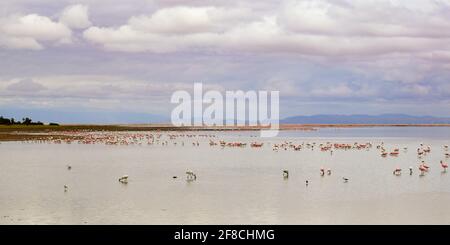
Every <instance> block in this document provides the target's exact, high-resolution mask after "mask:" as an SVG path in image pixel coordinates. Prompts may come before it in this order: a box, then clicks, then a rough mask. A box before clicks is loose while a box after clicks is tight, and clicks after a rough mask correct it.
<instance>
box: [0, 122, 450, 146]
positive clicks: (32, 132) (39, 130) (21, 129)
mask: <svg viewBox="0 0 450 245" xmlns="http://www.w3.org/2000/svg"><path fill="white" fill-rule="evenodd" d="M373 127H450V124H281V125H280V128H279V130H301V131H316V130H318V129H320V128H373ZM261 129H268V127H261V126H231V127H230V126H219V127H218V126H212V127H203V126H200V127H198V126H197V127H195V126H189V127H187V126H182V127H176V126H173V125H170V124H116V125H112V124H111V125H100V124H92V125H89V124H62V125H59V126H49V125H0V142H1V141H28V140H48V139H60V140H69V139H71V140H76V139H78V138H79V137H78V136H76V135H73V136H72V135H68V134H67V133H68V132H74V133H75V132H86V131H88V132H89V131H91V132H101V131H104V132H120V131H122V132H127V131H156V132H164V131H188V132H189V131H192V132H195V131H211V132H223V131H230V132H232V131H257V130H261ZM62 132H64V133H65V134H60V133H62Z"/></svg>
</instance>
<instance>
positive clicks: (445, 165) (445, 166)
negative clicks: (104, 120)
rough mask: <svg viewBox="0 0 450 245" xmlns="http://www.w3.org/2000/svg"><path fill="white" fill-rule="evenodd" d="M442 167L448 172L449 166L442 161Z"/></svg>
mask: <svg viewBox="0 0 450 245" xmlns="http://www.w3.org/2000/svg"><path fill="white" fill-rule="evenodd" d="M441 166H442V168H443V169H444V172H447V168H448V164H447V163H444V162H443V161H441Z"/></svg>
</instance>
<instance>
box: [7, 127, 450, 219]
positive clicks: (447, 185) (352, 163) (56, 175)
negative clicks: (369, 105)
mask: <svg viewBox="0 0 450 245" xmlns="http://www.w3.org/2000/svg"><path fill="white" fill-rule="evenodd" d="M199 134H214V133H211V132H207V133H201V132H200V133H199ZM214 135H216V137H215V138H213V139H214V140H215V141H218V140H220V139H224V140H226V141H231V140H235V141H241V142H252V141H262V142H265V144H264V146H263V147H262V148H260V149H258V148H250V147H249V146H247V147H246V148H229V147H225V148H221V147H220V146H214V147H211V146H209V144H208V141H209V139H207V138H177V139H175V140H171V141H170V140H169V145H168V146H162V145H160V144H159V145H157V144H155V145H151V146H149V145H146V144H143V145H128V146H120V145H119V146H111V145H103V144H96V145H84V144H76V143H72V144H49V143H42V144H40V143H20V142H11V143H6V142H2V143H1V144H0V155H1V161H0V224H450V208H449V207H450V171H449V173H443V172H441V171H442V168H441V167H440V165H439V161H440V160H444V159H445V157H444V153H445V150H444V149H443V145H449V144H450V128H358V129H322V130H319V131H315V132H303V131H285V132H282V133H281V134H280V136H279V137H277V138H271V139H260V138H256V137H254V136H255V135H257V133H255V132H253V133H243V132H234V133H223V132H220V133H215V134H214ZM163 137H164V136H163ZM197 140H198V141H199V143H200V146H198V147H196V146H192V142H196V141H197ZM286 140H287V141H292V142H293V143H297V144H301V143H303V142H304V143H312V142H316V143H317V144H319V143H325V142H327V141H330V142H337V143H352V144H353V143H354V142H361V143H365V142H372V143H373V145H374V147H372V148H371V149H369V150H348V151H344V150H335V151H334V153H333V154H332V155H331V154H330V152H321V151H320V150H319V149H314V150H311V149H303V150H301V151H293V150H286V151H285V150H280V151H278V152H276V151H273V150H272V147H271V144H276V143H280V142H283V141H286ZM182 141H184V142H185V145H184V146H181V142H182ZM382 141H384V144H385V147H386V148H387V149H388V150H389V149H393V148H397V147H398V148H400V149H401V150H400V155H399V156H398V157H387V158H382V157H381V156H380V153H379V150H377V149H376V147H375V146H376V145H377V144H380V143H381V142H382ZM173 142H177V145H174V144H173ZM422 142H423V143H424V144H425V145H429V146H431V148H432V151H431V153H430V154H428V155H427V156H426V157H424V158H423V160H425V161H426V162H427V163H428V165H430V166H431V170H430V172H429V173H427V174H426V176H423V177H419V173H418V169H417V166H418V163H419V162H420V160H419V159H418V158H417V154H416V149H417V148H418V147H419V144H420V143H422ZM403 147H408V150H407V151H404V150H403ZM449 160H450V159H447V160H446V161H447V162H448V161H449ZM68 164H70V165H71V166H72V170H70V171H69V170H68V169H67V165H68ZM409 166H413V167H414V174H413V175H412V176H410V175H409V173H408V171H407V169H408V167H409ZM320 167H324V168H331V169H332V175H331V176H324V177H321V176H320V174H319V169H320ZM396 167H401V168H402V169H403V171H404V173H403V175H402V176H394V175H393V174H392V171H393V169H394V168H396ZM188 169H190V170H192V171H194V172H195V173H196V174H197V176H198V179H197V180H196V181H193V182H187V181H186V177H185V174H184V173H185V171H186V170H188ZM282 169H288V170H289V172H290V177H289V179H287V180H285V179H283V177H282ZM124 174H127V175H129V176H130V179H129V183H128V184H126V185H124V184H121V183H119V182H118V181H117V179H118V177H120V176H122V175H124ZM173 176H178V178H177V179H173V178H172V177H173ZM344 176H345V177H347V178H349V179H350V180H349V182H348V183H343V181H342V177H344ZM307 179H308V180H309V181H310V184H309V185H308V186H306V185H305V180H307ZM64 185H68V186H69V189H68V191H67V192H64V188H63V186H64Z"/></svg>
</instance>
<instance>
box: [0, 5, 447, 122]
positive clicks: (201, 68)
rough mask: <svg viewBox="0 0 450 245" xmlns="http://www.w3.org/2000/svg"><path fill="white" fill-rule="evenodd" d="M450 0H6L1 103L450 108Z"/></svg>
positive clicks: (43, 116) (106, 112) (334, 110)
mask: <svg viewBox="0 0 450 245" xmlns="http://www.w3.org/2000/svg"><path fill="white" fill-rule="evenodd" d="M449 81H450V1H445V0H434V1H433V0H409V1H406V0H404V1H395V0H389V1H387V0H376V1H375V0H373V1H371V0H355V1H349V0H348V1H347V0H334V1H325V0H305V1H291V0H284V1H266V0H259V1H254V0H244V1H228V0H216V1H208V0H205V1H199V0H191V1H181V0H166V1H157V0H152V1H151V0H127V1H125V0H123V1H122V0H120V1H119V0H95V1H94V0H84V1H83V0H77V1H75V0H74V1H72V0H58V1H56V0H54V1H50V0H40V1H31V0H2V1H1V2H0V115H5V116H15V117H21V116H24V115H25V114H26V115H31V116H34V117H35V118H36V119H39V120H43V121H50V120H56V121H62V122H102V121H104V122H140V121H144V122H146V121H150V120H161V119H164V118H168V117H170V111H171V109H172V108H173V105H171V104H170V103H169V102H170V96H171V94H172V92H173V91H175V90H177V89H191V88H192V86H193V83H194V82H203V83H204V84H205V87H206V88H207V89H208V88H210V89H219V90H221V91H224V90H236V89H241V90H250V89H252V90H268V89H269V90H279V91H280V97H281V108H280V110H281V115H282V117H286V116H291V115H311V114H381V113H406V114H412V115H435V116H450V82H449Z"/></svg>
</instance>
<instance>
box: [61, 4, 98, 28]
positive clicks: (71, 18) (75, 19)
mask: <svg viewBox="0 0 450 245" xmlns="http://www.w3.org/2000/svg"><path fill="white" fill-rule="evenodd" d="M59 21H60V22H61V23H64V24H65V25H67V26H68V27H70V28H74V29H85V28H87V27H89V26H91V25H92V23H91V22H90V21H89V15H88V7H87V6H86V5H81V4H76V5H70V6H68V7H66V8H65V9H64V10H63V11H62V13H61V16H60V18H59Z"/></svg>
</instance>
